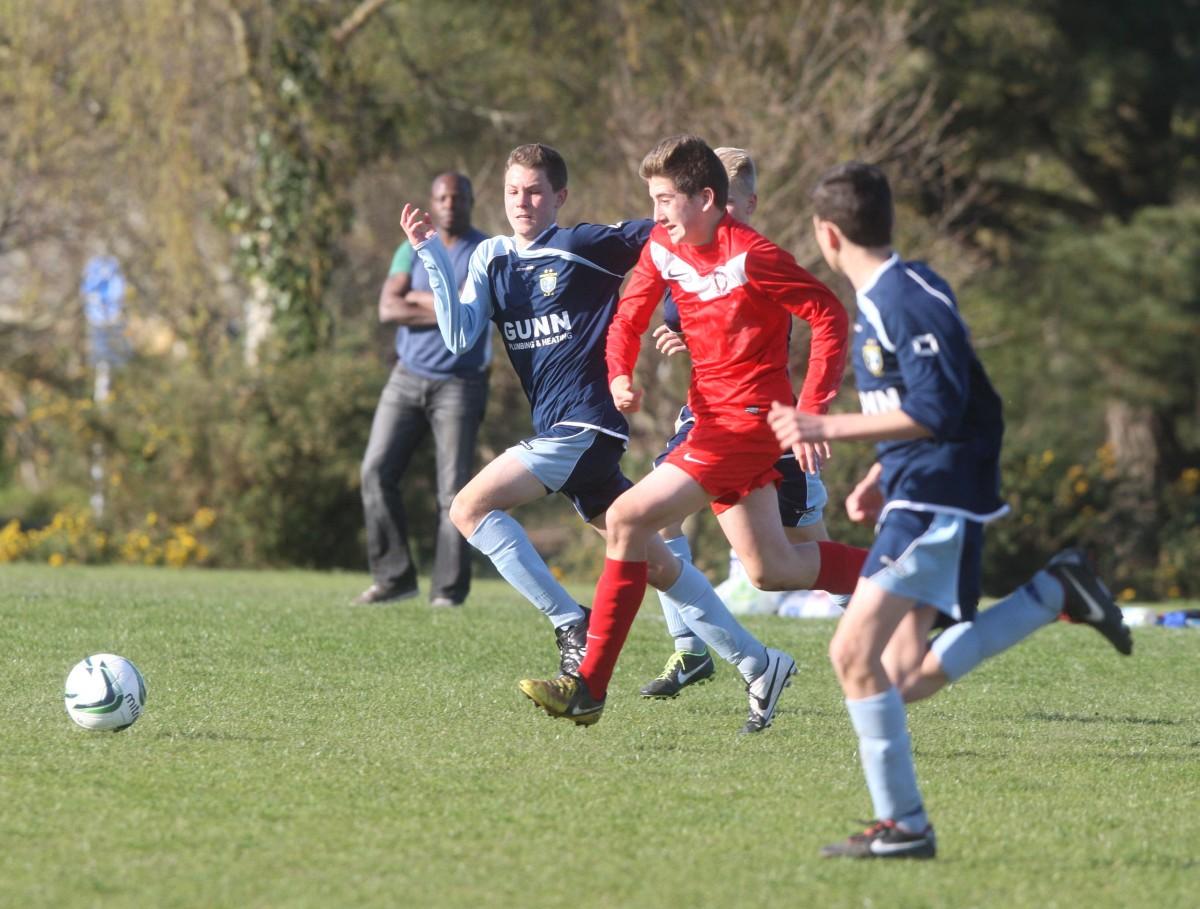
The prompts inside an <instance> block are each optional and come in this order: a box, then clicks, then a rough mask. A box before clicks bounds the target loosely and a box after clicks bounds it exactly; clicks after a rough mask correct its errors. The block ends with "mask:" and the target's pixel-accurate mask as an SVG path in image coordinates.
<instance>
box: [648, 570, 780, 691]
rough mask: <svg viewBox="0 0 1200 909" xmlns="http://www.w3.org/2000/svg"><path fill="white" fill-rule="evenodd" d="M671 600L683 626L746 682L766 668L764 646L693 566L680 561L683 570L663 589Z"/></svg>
mask: <svg viewBox="0 0 1200 909" xmlns="http://www.w3.org/2000/svg"><path fill="white" fill-rule="evenodd" d="M663 596H664V597H665V598H666V599H669V600H671V601H672V602H673V603H674V604H675V608H676V609H678V610H679V614H680V615H681V616H682V617H683V620H684V621H685V622H686V623H687V626H688V627H689V628H690V629H692V631H693V632H694V633H695V634H696V635H697V636H698V637H699V638H700V639H701V640H702V641H704V643H706V644H708V646H709V647H711V648H712V649H713V650H714V651H716V653H717V655H718V656H720V657H721V659H723V660H725V661H726V662H728V663H732V664H733V665H735V666H737V669H738V672H740V673H741V674H742V678H744V679H745V680H746V681H747V682H750V681H753V680H754V679H756V678H758V677H759V676H760V675H762V673H763V670H765V669H766V668H767V648H766V647H764V646H763V645H762V642H761V641H759V640H758V639H757V638H756V637H755V636H754V635H752V634H751V633H750V632H748V631H747V630H746V629H745V628H743V627H742V625H741V623H739V622H738V620H737V619H735V618H734V617H733V614H732V613H730V611H729V610H728V609H727V608H726V606H725V604H724V603H722V602H721V598H720V597H719V596H717V592H716V591H715V590H713V588H712V584H710V583H708V578H706V577H705V576H704V575H703V574H701V572H700V571H699V569H697V568H696V566H694V565H692V564H691V563H690V562H684V563H683V571H681V572H680V573H679V579H678V580H676V581H675V583H674V584H673V585H672V586H671V589H670V590H667V591H665V592H664V593H663Z"/></svg>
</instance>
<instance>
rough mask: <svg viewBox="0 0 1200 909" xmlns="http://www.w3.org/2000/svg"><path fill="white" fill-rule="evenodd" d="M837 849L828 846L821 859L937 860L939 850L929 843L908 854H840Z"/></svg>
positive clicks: (907, 852) (822, 852) (847, 852)
mask: <svg viewBox="0 0 1200 909" xmlns="http://www.w3.org/2000/svg"><path fill="white" fill-rule="evenodd" d="M837 849H838V847H837V846H826V847H825V848H824V849H822V850H821V853H820V854H821V858H826V859H836V858H842V859H858V860H865V859H892V860H895V859H917V860H921V859H932V858H937V848H936V847H934V846H930V845H929V844H928V843H925V844H922V845H921V846H918V847H916V848H914V849H911V850H909V851H906V852H888V853H878V852H866V853H863V852H850V851H846V852H839V851H836V850H837Z"/></svg>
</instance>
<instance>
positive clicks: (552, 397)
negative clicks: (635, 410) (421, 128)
mask: <svg viewBox="0 0 1200 909" xmlns="http://www.w3.org/2000/svg"><path fill="white" fill-rule="evenodd" d="M651 227H653V222H651V221H628V222H622V223H620V224H613V225H601V224H577V225H575V226H574V227H559V226H558V225H557V224H555V225H552V226H550V227H548V228H546V230H545V231H543V232H542V233H541V234H540V235H539V236H538V237H537V239H535V240H534V241H533V243H531V244H530V245H529V246H528V247H527V248H526V249H518V248H517V245H516V242H515V241H514V240H513V238H512V237H492V238H491V239H490V240H485V241H484V242H483V243H481V244H479V246H478V247H476V249H475V252H474V253H473V254H472V256H471V263H470V267H469V271H468V275H467V283H466V285H465V287H464V288H463V293H462V298H461V300H460V299H458V298H457V293H456V292H455V290H454V288H453V287H452V286H451V285H450V284H449V283H448V282H446V281H444V280H442V279H441V275H442V274H450V271H449V269H448V267H447V266H448V263H447V262H441V261H439V260H440V259H442V258H444V256H441V255H439V253H440V251H439V250H438V249H437V246H436V245H433V246H431V245H430V244H429V243H428V242H426V243H423V244H421V246H420V247H418V253H419V254H420V256H421V260H422V261H423V262H424V263H425V267H426V270H427V271H428V273H429V277H430V284H431V285H432V286H433V291H434V299H435V308H436V310H437V317H438V326H439V327H440V328H441V332H442V339H443V340H444V341H445V342H446V346H447V347H449V348H450V349H451V350H452V351H459V350H467V349H469V348H470V347H471V345H472V343H474V340H475V339H476V338H477V337H478V336H479V333H480V332H482V331H485V330H486V327H487V323H488V320H489V319H490V320H491V321H493V322H495V323H496V325H497V326H498V327H499V329H500V337H501V338H502V339H503V341H504V346H505V348H506V349H507V350H508V358H509V360H511V361H512V364H513V368H514V369H515V370H516V371H517V376H518V377H519V378H520V380H521V387H522V388H523V389H524V390H525V396H526V397H527V398H529V404H530V406H531V408H532V410H533V428H534V431H535V432H537V433H543V432H546V431H547V430H549V429H550V427H552V426H555V425H559V424H566V425H569V426H584V427H588V428H592V429H598V430H600V431H601V432H605V433H607V434H609V435H613V436H617V437H619V438H621V439H628V437H629V428H628V426H627V424H626V423H625V418H624V417H623V416H621V414H620V413H619V412H618V411H617V409H616V407H615V406H614V405H613V402H612V394H611V392H610V391H609V388H608V367H607V365H606V363H605V356H604V342H605V337H606V335H607V333H608V326H609V323H610V322H612V318H613V313H614V311H615V309H616V304H617V295H618V292H619V291H620V289H621V282H622V281H623V280H624V277H625V273H626V272H627V271H629V269H631V268H632V267H633V266H634V264H635V263H636V262H637V260H638V255H639V254H640V253H641V251H642V247H643V246H644V245H645V244H646V240H647V238H648V237H649V236H650V228H651Z"/></svg>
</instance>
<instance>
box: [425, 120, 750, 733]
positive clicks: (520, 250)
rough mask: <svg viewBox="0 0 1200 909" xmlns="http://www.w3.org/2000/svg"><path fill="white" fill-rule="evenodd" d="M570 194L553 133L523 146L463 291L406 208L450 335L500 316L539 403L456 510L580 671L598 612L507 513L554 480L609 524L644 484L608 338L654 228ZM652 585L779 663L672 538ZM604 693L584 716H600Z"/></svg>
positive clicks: (474, 330) (740, 652)
mask: <svg viewBox="0 0 1200 909" xmlns="http://www.w3.org/2000/svg"><path fill="white" fill-rule="evenodd" d="M566 197H567V169H566V164H565V162H564V161H563V159H562V157H561V155H559V154H558V152H557V151H555V150H554V149H552V148H549V147H548V146H545V145H537V144H535V145H523V146H519V147H518V148H516V149H514V151H513V152H512V153H511V154H510V155H509V159H508V162H507V163H506V166H505V186H504V204H505V214H506V215H507V217H508V221H509V224H510V225H511V226H512V228H513V235H512V236H511V237H505V236H500V237H493V238H491V239H489V240H485V241H484V242H483V243H481V244H480V245H479V246H478V247H477V248H476V250H475V252H474V254H473V255H472V257H471V262H470V265H469V267H468V275H467V281H466V284H465V286H464V289H463V293H462V296H461V298H460V297H459V296H458V294H457V292H456V289H455V288H454V286H453V283H452V282H447V280H446V279H445V278H443V275H449V274H451V271H450V270H449V262H448V260H447V259H446V258H445V255H444V253H442V251H441V250H440V248H439V247H438V246H437V244H427V243H425V242H424V241H425V239H426V238H427V237H429V236H431V231H432V226H431V225H430V224H429V222H428V218H427V216H426V215H424V214H423V213H421V212H420V211H418V210H416V209H414V208H413V207H412V206H408V205H406V206H405V207H404V211H403V213H402V215H401V224H402V225H403V226H404V228H405V232H406V233H407V234H408V237H409V239H410V241H411V242H412V243H413V246H414V247H415V248H416V249H417V251H418V254H419V255H420V256H421V260H422V262H424V263H425V265H426V269H427V270H428V272H429V276H430V285H431V286H432V288H433V292H434V299H435V304H434V305H435V310H436V313H437V320H438V325H439V328H440V329H441V333H442V338H443V340H444V341H445V343H446V346H447V347H448V348H450V349H451V350H464V349H468V348H469V347H470V346H471V344H473V343H474V341H475V339H476V338H478V337H479V334H480V333H481V332H484V331H487V330H488V327H489V324H490V322H495V323H496V325H497V327H498V328H499V330H500V334H501V337H502V339H503V342H504V345H505V348H506V349H507V351H508V356H509V359H510V360H511V362H512V364H513V368H514V369H515V370H516V372H517V375H518V376H519V377H520V380H521V385H522V387H523V388H524V390H525V394H526V396H527V397H528V398H529V402H530V405H531V407H532V410H533V429H534V436H533V437H531V438H529V439H526V440H524V441H523V442H521V443H519V444H517V445H514V446H513V447H511V448H509V449H508V450H507V451H505V452H504V453H503V454H501V455H500V456H499V457H498V458H496V460H494V461H493V462H492V463H491V464H489V465H487V466H486V467H485V468H483V470H481V471H480V472H479V473H478V474H477V475H476V476H475V477H474V479H472V480H471V481H470V482H469V483H468V484H467V485H466V486H465V487H463V489H462V491H461V492H460V493H459V494H458V496H457V497H456V498H455V499H454V502H453V504H452V505H451V508H450V519H451V520H452V521H453V522H454V524H455V526H456V527H457V528H458V529H459V531H460V532H461V533H462V534H463V536H465V537H466V538H467V540H468V542H470V544H471V545H472V546H474V547H475V548H476V549H478V550H480V551H481V552H483V553H484V554H485V555H487V556H488V557H489V558H490V559H491V560H492V562H493V564H494V565H495V566H496V568H497V570H498V571H499V572H500V574H501V575H502V576H503V577H504V578H505V580H507V581H508V582H509V583H510V584H512V586H513V587H515V588H516V589H517V590H518V591H519V592H520V593H521V594H522V595H524V596H525V597H526V599H528V600H529V601H530V602H531V603H533V604H534V605H535V606H537V607H538V609H540V610H541V611H542V612H543V613H544V614H545V615H546V617H547V618H548V619H549V620H550V622H551V623H552V624H553V625H554V628H555V636H556V638H557V641H558V646H559V653H560V661H559V672H560V675H563V674H573V673H575V672H576V671H577V670H578V668H579V664H580V662H581V661H582V659H583V655H584V650H585V648H586V644H587V637H586V635H587V626H588V618H587V616H588V612H587V610H586V609H584V607H583V606H581V605H579V604H578V603H576V602H575V600H574V598H573V597H572V596H571V595H570V594H569V593H567V591H566V590H565V589H564V588H563V586H562V585H561V584H559V583H558V581H557V580H555V579H554V576H553V575H552V574H551V573H550V570H549V568H548V567H547V566H546V564H545V562H544V561H543V560H542V558H541V556H539V555H538V553H537V551H536V550H535V549H534V548H533V545H532V543H530V541H529V537H528V535H527V534H526V533H525V530H524V528H522V527H521V525H520V524H519V523H518V522H517V521H516V520H514V519H513V518H512V517H511V516H510V515H509V514H508V513H507V512H508V511H509V510H510V509H512V508H515V507H517V506H520V505H523V504H526V503H528V502H532V501H534V500H536V499H539V498H541V497H543V496H545V495H546V494H547V493H548V492H561V493H562V494H564V495H566V496H567V497H568V498H569V499H570V500H571V501H572V503H573V504H574V506H575V508H576V510H577V511H578V512H579V514H580V516H581V517H583V519H584V520H585V521H587V522H588V523H590V524H592V525H593V526H594V527H595V528H596V529H597V530H600V531H603V530H604V526H605V524H604V515H605V512H606V511H607V509H608V506H609V505H610V504H611V503H612V502H613V501H614V500H615V499H616V498H617V497H618V496H619V495H620V494H621V493H622V492H624V491H625V490H626V489H628V488H629V487H630V486H632V485H633V484H632V483H631V482H630V481H629V480H628V479H627V478H626V477H625V476H624V474H622V473H621V469H620V459H621V455H622V454H623V453H624V450H625V445H626V443H627V441H628V438H629V435H628V433H629V430H628V427H627V424H626V422H625V418H624V417H623V416H622V415H621V414H620V413H619V412H618V411H617V409H616V406H615V405H614V403H613V399H612V394H611V392H610V391H609V387H608V367H607V364H606V362H605V336H606V334H607V332H608V327H609V324H610V322H611V321H612V318H613V313H614V311H615V309H616V303H617V295H618V291H619V290H620V287H621V282H622V280H623V278H624V276H625V273H626V272H627V271H628V270H629V269H630V268H632V267H633V265H634V264H635V263H636V262H637V259H638V256H639V255H640V253H641V250H642V247H643V246H644V245H645V242H646V239H647V237H648V236H649V234H650V228H651V226H652V222H650V221H648V220H643V221H633V222H626V223H621V224H615V225H596V224H578V225H576V226H574V227H569V228H563V227H559V226H558V225H557V224H556V223H555V218H556V216H557V213H558V210H559V208H560V207H561V206H562V204H563V203H564V202H565V201H566ZM650 561H651V576H650V583H651V584H653V585H654V586H656V587H658V588H659V589H660V590H663V591H664V594H665V596H667V597H668V598H670V599H671V600H672V601H673V602H674V603H676V604H677V607H678V608H679V609H680V610H681V611H682V612H684V613H685V614H687V615H690V616H692V617H693V619H694V621H696V622H698V623H701V624H703V623H704V622H706V621H707V622H711V623H713V624H714V625H717V626H719V627H720V628H721V629H723V630H724V632H725V634H724V635H723V636H722V637H721V639H720V643H721V650H722V652H723V653H722V655H723V656H725V657H726V659H728V660H729V661H730V662H733V663H735V664H736V665H737V666H738V669H739V670H740V671H741V672H742V674H743V677H744V678H746V681H747V683H749V682H750V681H752V680H753V679H756V678H758V677H759V676H760V675H762V674H763V672H764V671H765V669H766V666H767V661H768V660H767V654H766V648H765V647H764V646H763V645H762V644H761V643H760V642H759V641H758V640H757V639H755V638H754V636H753V635H751V634H750V633H749V632H748V631H746V630H745V629H744V628H743V627H742V626H741V625H740V624H738V623H737V620H736V619H734V618H733V616H731V615H729V612H728V610H727V609H726V608H725V605H724V604H723V603H722V602H721V600H720V597H718V596H717V595H716V593H715V592H714V591H713V589H712V586H711V585H710V584H709V583H708V581H707V579H705V577H704V575H703V574H701V573H700V572H699V571H698V570H697V569H696V568H694V567H693V566H692V565H690V564H685V563H683V562H681V561H680V560H678V559H676V558H675V556H673V555H672V554H671V552H670V551H669V550H668V549H667V547H666V545H665V544H663V543H662V541H661V540H660V541H658V545H657V546H656V547H655V549H654V552H653V553H652V556H651V560H650ZM602 707H603V705H602V704H599V705H597V706H596V708H595V709H592V710H585V711H582V712H580V713H578V714H577V715H573V716H572V717H571V718H572V719H573V720H574V721H575V722H577V723H580V724H585V725H587V724H591V723H594V722H595V721H596V720H598V719H599V717H600V710H601V708H602Z"/></svg>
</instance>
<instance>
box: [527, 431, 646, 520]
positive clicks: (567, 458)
mask: <svg viewBox="0 0 1200 909" xmlns="http://www.w3.org/2000/svg"><path fill="white" fill-rule="evenodd" d="M508 452H509V453H510V454H511V455H513V457H515V458H516V459H517V460H518V461H520V462H521V463H522V464H523V465H524V466H525V468H526V469H527V470H528V471H529V472H530V473H532V474H533V475H534V476H535V477H537V478H538V480H539V481H540V482H541V484H542V485H543V486H545V487H546V491H547V492H561V493H562V494H563V495H564V496H566V497H567V498H568V499H570V500H571V504H572V505H574V506H575V510H576V511H578V512H579V514H580V516H581V517H582V518H583V519H584V520H585V521H590V520H592V519H593V518H595V517H596V516H597V515H601V514H604V512H606V511H608V506H609V505H611V504H612V503H613V502H615V501H616V500H617V496H619V495H620V494H621V493H623V492H624V491H625V490H626V489H629V487H631V486H632V485H633V482H632V481H631V480H630V479H629V478H628V477H626V476H625V474H623V473H621V456H622V455H623V454H625V440H624V439H619V438H617V437H616V436H610V435H608V434H607V433H603V432H600V431H599V430H596V429H591V428H587V427H580V426H571V425H568V424H563V423H560V424H558V425H556V426H552V427H551V428H550V430H549V432H547V433H545V434H544V435H540V436H531V437H530V438H528V439H523V440H522V441H520V442H519V443H517V444H516V445H514V446H512V447H511V448H509V449H508Z"/></svg>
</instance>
